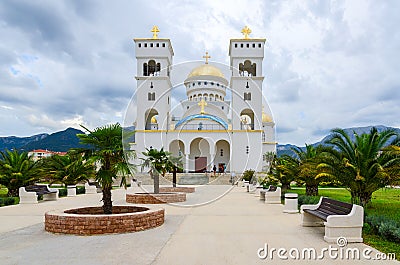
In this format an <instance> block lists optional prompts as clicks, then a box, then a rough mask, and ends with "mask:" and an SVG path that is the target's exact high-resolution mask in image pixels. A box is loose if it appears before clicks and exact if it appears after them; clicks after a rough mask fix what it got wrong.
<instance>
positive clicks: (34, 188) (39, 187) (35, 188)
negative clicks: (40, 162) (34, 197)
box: [25, 185, 50, 192]
mask: <svg viewBox="0 0 400 265" xmlns="http://www.w3.org/2000/svg"><path fill="white" fill-rule="evenodd" d="M25 190H26V191H30V192H43V191H44V192H50V191H49V190H48V189H47V186H45V185H30V186H26V187H25Z"/></svg>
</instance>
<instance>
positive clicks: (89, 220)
mask: <svg viewBox="0 0 400 265" xmlns="http://www.w3.org/2000/svg"><path fill="white" fill-rule="evenodd" d="M163 223H164V209H154V210H150V209H149V208H145V207H136V206H113V214H103V209H102V207H86V208H77V209H71V210H67V211H64V212H63V211H50V212H47V213H46V214H45V230H46V231H48V232H52V233H62V234H76V235H98V234H113V233H128V232H137V231H143V230H147V229H150V228H154V227H157V226H160V225H162V224H163Z"/></svg>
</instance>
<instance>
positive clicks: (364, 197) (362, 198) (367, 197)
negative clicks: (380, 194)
mask: <svg viewBox="0 0 400 265" xmlns="http://www.w3.org/2000/svg"><path fill="white" fill-rule="evenodd" d="M371 197H372V193H368V192H362V193H360V194H359V197H358V200H359V202H360V206H362V207H366V206H367V204H368V203H369V202H370V201H371Z"/></svg>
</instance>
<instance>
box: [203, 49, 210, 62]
mask: <svg viewBox="0 0 400 265" xmlns="http://www.w3.org/2000/svg"><path fill="white" fill-rule="evenodd" d="M203 58H205V59H206V64H208V59H210V58H211V56H209V55H208V52H206V55H205V56H203Z"/></svg>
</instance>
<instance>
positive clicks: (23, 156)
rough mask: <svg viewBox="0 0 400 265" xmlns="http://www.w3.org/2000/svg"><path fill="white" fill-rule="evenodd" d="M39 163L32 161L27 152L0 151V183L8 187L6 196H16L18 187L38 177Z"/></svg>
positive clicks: (31, 182)
mask: <svg viewBox="0 0 400 265" xmlns="http://www.w3.org/2000/svg"><path fill="white" fill-rule="evenodd" d="M39 163H40V162H34V161H33V160H32V158H31V157H29V155H28V153H27V152H21V153H20V152H18V151H17V150H13V151H9V150H6V151H4V152H0V184H1V185H3V186H5V187H6V188H7V189H8V196H14V197H17V196H18V193H19V188H20V187H23V186H26V185H30V184H33V183H34V182H35V181H37V180H38V179H39V170H38V169H39V166H38V165H39Z"/></svg>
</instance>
